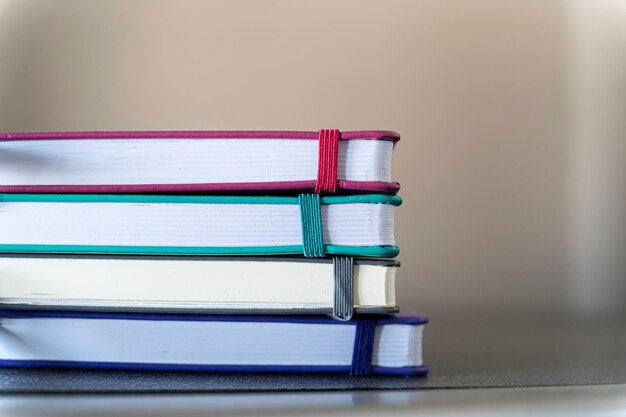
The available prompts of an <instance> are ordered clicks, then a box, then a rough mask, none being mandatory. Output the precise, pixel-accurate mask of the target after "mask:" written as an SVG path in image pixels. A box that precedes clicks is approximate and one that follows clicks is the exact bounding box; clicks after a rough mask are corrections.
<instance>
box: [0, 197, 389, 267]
mask: <svg viewBox="0 0 626 417" xmlns="http://www.w3.org/2000/svg"><path fill="white" fill-rule="evenodd" d="M400 203H401V199H400V198H399V197H398V196H395V195H379V194H366V195H353V196H325V197H320V196H319V194H301V195H300V196H298V197H260V196H259V197H239V196H146V195H90V194H0V210H1V212H2V213H1V215H0V230H1V231H2V233H0V252H74V253H132V254H193V255H199V254H204V255H237V254H239V255H269V254H304V255H305V256H312V257H323V256H325V255H349V256H372V257H394V256H396V255H397V254H398V248H397V247H396V246H395V237H394V212H395V208H396V206H398V205H400Z"/></svg>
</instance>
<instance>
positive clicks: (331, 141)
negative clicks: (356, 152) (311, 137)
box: [315, 129, 339, 194]
mask: <svg viewBox="0 0 626 417" xmlns="http://www.w3.org/2000/svg"><path fill="white" fill-rule="evenodd" d="M317 149H318V157H317V182H316V183H315V192H316V193H325V194H331V193H334V192H335V191H336V190H337V159H338V155H339V130H337V129H322V130H320V131H319V136H318V145H317Z"/></svg>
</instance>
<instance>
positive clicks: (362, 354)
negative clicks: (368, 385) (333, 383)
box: [350, 318, 376, 375]
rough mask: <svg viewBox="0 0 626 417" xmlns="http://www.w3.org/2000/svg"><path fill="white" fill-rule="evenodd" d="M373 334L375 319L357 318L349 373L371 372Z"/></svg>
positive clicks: (367, 373) (365, 373)
mask: <svg viewBox="0 0 626 417" xmlns="http://www.w3.org/2000/svg"><path fill="white" fill-rule="evenodd" d="M375 336H376V319H374V318H359V319H358V320H357V322H356V334H355V336H354V349H353V351H352V365H351V366H350V375H369V373H370V372H371V370H372V353H373V351H374V337H375Z"/></svg>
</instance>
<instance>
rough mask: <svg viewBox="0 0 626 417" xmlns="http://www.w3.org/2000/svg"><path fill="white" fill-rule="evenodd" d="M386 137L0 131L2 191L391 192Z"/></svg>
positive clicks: (390, 139) (389, 138) (390, 144)
mask: <svg viewBox="0 0 626 417" xmlns="http://www.w3.org/2000/svg"><path fill="white" fill-rule="evenodd" d="M399 139H400V136H399V135H398V134H397V133H394V132H387V131H352V132H339V131H338V130H320V131H318V132H294V131H162V132H160V131H144V132H36V133H0V192H1V193H158V192H229V191H233V192H236V191H277V190H285V191H313V192H317V193H322V194H333V193H335V192H340V191H358V192H361V193H362V192H376V193H381V192H383V193H394V192H396V191H398V189H399V188H400V187H399V184H398V183H397V182H394V181H393V178H392V173H391V156H392V152H393V148H394V146H395V143H396V142H397V141H398V140H399Z"/></svg>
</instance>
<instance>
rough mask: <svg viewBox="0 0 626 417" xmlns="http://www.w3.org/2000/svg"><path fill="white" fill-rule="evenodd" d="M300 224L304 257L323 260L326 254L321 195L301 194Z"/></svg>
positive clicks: (299, 198) (299, 199)
mask: <svg viewBox="0 0 626 417" xmlns="http://www.w3.org/2000/svg"><path fill="white" fill-rule="evenodd" d="M298 203H299V204H300V223H301V226H302V246H303V247H304V256H306V257H313V258H322V257H324V256H325V254H324V232H323V230H322V210H321V208H320V207H321V206H320V195H319V194H300V195H299V196H298Z"/></svg>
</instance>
